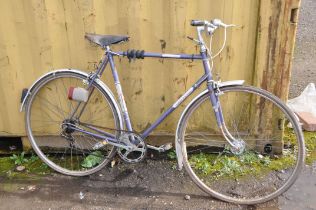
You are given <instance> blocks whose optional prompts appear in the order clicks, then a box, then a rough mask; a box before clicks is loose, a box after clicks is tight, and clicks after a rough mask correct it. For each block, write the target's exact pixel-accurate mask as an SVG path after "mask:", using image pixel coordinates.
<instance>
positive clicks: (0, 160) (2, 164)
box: [0, 155, 51, 179]
mask: <svg viewBox="0 0 316 210" xmlns="http://www.w3.org/2000/svg"><path fill="white" fill-rule="evenodd" d="M21 165H23V166H24V167H25V170H24V171H21V172H19V171H17V170H16V167H17V164H16V163H15V160H14V159H12V156H11V157H0V176H1V177H5V178H8V179H13V178H17V179H38V178H40V177H42V176H43V175H46V174H49V173H51V169H50V168H49V167H48V166H47V165H46V164H45V163H43V162H42V161H41V160H40V159H39V158H38V157H37V156H33V155H32V156H30V157H25V162H23V164H21Z"/></svg>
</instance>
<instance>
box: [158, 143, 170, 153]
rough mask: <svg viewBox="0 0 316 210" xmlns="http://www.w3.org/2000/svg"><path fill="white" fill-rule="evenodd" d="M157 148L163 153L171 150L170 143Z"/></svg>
mask: <svg viewBox="0 0 316 210" xmlns="http://www.w3.org/2000/svg"><path fill="white" fill-rule="evenodd" d="M159 148H161V150H162V151H163V152H165V151H168V150H170V149H171V148H172V143H167V144H163V145H161V146H160V147H159Z"/></svg>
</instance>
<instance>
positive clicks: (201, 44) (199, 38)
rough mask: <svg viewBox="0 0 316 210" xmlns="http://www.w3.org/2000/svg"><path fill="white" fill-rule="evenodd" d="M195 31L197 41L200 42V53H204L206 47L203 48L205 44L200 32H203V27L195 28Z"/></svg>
mask: <svg viewBox="0 0 316 210" xmlns="http://www.w3.org/2000/svg"><path fill="white" fill-rule="evenodd" d="M196 31H197V34H198V40H199V42H200V48H201V52H205V51H206V47H205V43H204V40H203V37H202V32H203V31H205V27H204V26H198V27H196Z"/></svg>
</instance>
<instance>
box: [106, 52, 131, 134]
mask: <svg viewBox="0 0 316 210" xmlns="http://www.w3.org/2000/svg"><path fill="white" fill-rule="evenodd" d="M108 59H109V63H110V66H111V70H112V75H113V78H114V83H115V88H116V92H117V95H118V98H119V102H120V106H121V110H122V114H123V117H124V121H125V125H126V129H127V130H128V131H133V128H132V124H131V121H130V118H129V114H128V111H127V107H126V103H125V99H124V95H123V91H122V86H121V83H120V80H119V76H118V74H117V70H116V68H115V64H114V60H113V56H112V54H111V53H108Z"/></svg>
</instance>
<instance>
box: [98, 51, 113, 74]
mask: <svg viewBox="0 0 316 210" xmlns="http://www.w3.org/2000/svg"><path fill="white" fill-rule="evenodd" d="M107 48H109V49H110V47H108V46H107V47H106V50H105V51H104V54H103V58H102V61H101V64H100V65H99V66H98V69H97V71H96V75H99V76H100V77H101V76H102V74H103V72H104V69H105V67H106V66H107V64H108V62H109V58H108V55H107V51H108V50H107Z"/></svg>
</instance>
